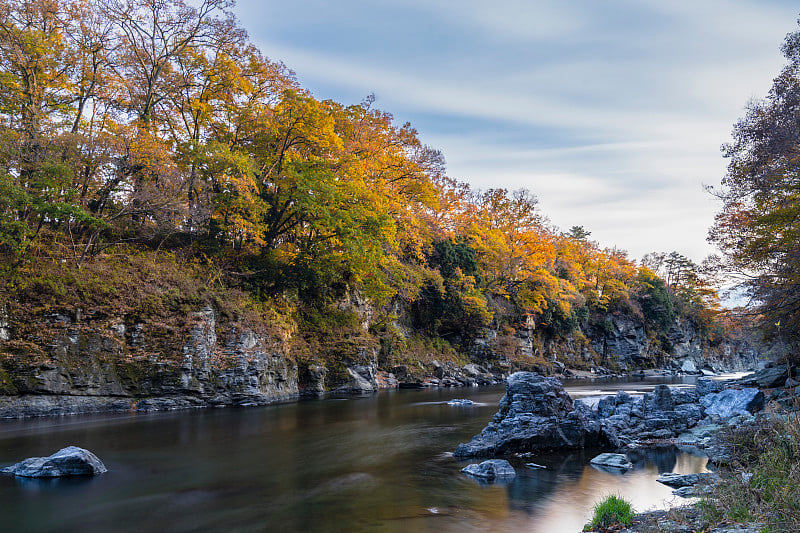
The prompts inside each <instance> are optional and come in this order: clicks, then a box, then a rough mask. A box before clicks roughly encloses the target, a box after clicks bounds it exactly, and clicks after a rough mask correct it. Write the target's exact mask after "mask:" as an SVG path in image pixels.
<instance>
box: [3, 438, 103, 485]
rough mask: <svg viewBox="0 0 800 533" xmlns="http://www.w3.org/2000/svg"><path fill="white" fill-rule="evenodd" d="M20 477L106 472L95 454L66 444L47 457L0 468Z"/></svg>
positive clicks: (88, 474) (81, 474)
mask: <svg viewBox="0 0 800 533" xmlns="http://www.w3.org/2000/svg"><path fill="white" fill-rule="evenodd" d="M0 472H2V473H4V474H13V475H15V476H20V477H37V478H38V477H62V476H93V475H95V474H102V473H104V472H108V469H107V468H106V466H105V465H104V464H103V462H102V461H100V459H98V458H97V456H96V455H95V454H93V453H92V452H90V451H88V450H84V449H83V448H78V447H77V446H67V447H66V448H62V449H60V450H58V451H57V452H56V453H54V454H53V455H51V456H49V457H31V458H29V459H25V460H24V461H21V462H19V463H17V464H15V465H12V466H8V467H6V468H3V469H2V470H0Z"/></svg>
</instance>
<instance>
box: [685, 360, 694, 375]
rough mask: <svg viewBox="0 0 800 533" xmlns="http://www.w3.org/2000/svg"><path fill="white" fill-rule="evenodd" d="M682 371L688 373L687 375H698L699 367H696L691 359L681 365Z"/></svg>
mask: <svg viewBox="0 0 800 533" xmlns="http://www.w3.org/2000/svg"><path fill="white" fill-rule="evenodd" d="M681 371H682V372H686V373H687V374H696V373H697V365H695V364H694V361H692V360H691V359H686V360H685V361H684V362H683V364H682V365H681Z"/></svg>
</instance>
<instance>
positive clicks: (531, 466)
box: [525, 463, 547, 470]
mask: <svg viewBox="0 0 800 533" xmlns="http://www.w3.org/2000/svg"><path fill="white" fill-rule="evenodd" d="M525 466H527V467H528V468H531V469H533V470H540V469H546V468H547V467H546V466H544V465H537V464H536V463H525Z"/></svg>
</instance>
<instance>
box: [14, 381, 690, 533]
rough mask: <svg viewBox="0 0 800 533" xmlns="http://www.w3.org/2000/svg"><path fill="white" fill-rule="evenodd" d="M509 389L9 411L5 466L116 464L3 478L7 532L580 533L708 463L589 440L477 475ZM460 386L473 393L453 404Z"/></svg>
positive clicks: (601, 387) (574, 385) (571, 387)
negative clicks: (62, 455) (472, 450)
mask: <svg viewBox="0 0 800 533" xmlns="http://www.w3.org/2000/svg"><path fill="white" fill-rule="evenodd" d="M664 381H665V380H663V379H662V380H658V379H648V380H639V381H633V382H630V381H628V382H603V383H602V384H598V383H597V382H594V383H591V382H583V383H581V382H569V383H567V390H568V391H569V392H570V393H571V394H572V395H573V397H585V396H592V395H596V394H598V393H601V392H603V391H607V392H608V393H613V392H615V391H616V390H628V391H631V392H637V391H642V390H650V389H652V388H653V387H654V386H655V384H656V383H658V382H664ZM678 381H681V380H678ZM673 382H675V381H674V380H673ZM503 392H504V387H492V388H465V389H437V390H399V391H386V392H382V393H380V394H376V395H373V396H368V397H361V398H347V399H324V400H315V401H304V402H299V403H294V404H284V405H275V406H268V407H263V408H244V409H230V408H229V409H212V410H198V411H180V412H172V413H152V414H124V415H102V416H100V415H98V416H76V417H61V418H50V419H36V420H25V421H16V420H13V421H9V420H6V421H0V465H2V466H5V465H7V464H11V463H14V462H16V461H19V460H21V459H23V458H25V457H30V456H37V455H49V454H51V453H53V452H54V451H56V450H58V449H59V448H61V447H63V446H67V445H76V446H81V447H84V448H87V449H89V450H91V451H93V452H94V453H95V454H97V455H98V456H99V457H100V458H101V459H102V460H103V461H104V462H105V464H106V466H107V467H108V468H109V472H108V473H107V474H104V475H101V476H97V477H95V478H91V479H77V480H76V479H69V480H66V479H65V480H52V481H50V482H40V481H36V480H27V481H26V480H23V479H14V478H11V477H7V476H0V516H2V523H3V528H2V530H3V531H25V532H39V531H59V532H61V531H82V532H112V531H123V532H126V531H131V532H134V531H135V532H149V531H153V532H156V531H159V532H160V531H177V532H182V531H226V532H228V531H230V532H235V531H275V532H279V533H291V532H311V531H313V532H335V531H347V532H359V531H378V532H404V533H409V532H412V531H414V532H416V531H436V532H449V531H453V532H456V531H459V532H463V531H526V532H542V533H545V532H548V533H558V532H560V531H564V532H571V533H574V532H577V531H578V530H580V528H581V527H582V525H583V524H584V523H585V522H586V521H587V519H588V517H589V515H590V514H591V507H592V505H593V504H594V502H595V501H597V500H598V499H601V498H602V497H603V496H605V495H607V494H610V493H616V494H620V495H622V496H623V497H625V498H626V499H628V500H630V501H632V502H633V504H634V506H635V507H636V508H637V510H645V509H648V508H652V507H654V506H663V505H665V504H667V505H668V504H669V503H670V502H674V501H675V498H674V497H673V496H672V495H671V489H669V488H668V487H665V486H663V485H660V484H659V483H657V482H656V481H655V478H656V476H657V475H658V473H659V472H667V471H674V472H679V473H692V472H701V471H704V467H705V463H706V460H705V458H701V457H695V456H692V455H689V454H686V453H682V452H678V451H676V450H674V449H662V450H650V451H647V452H642V453H640V454H639V455H637V456H634V457H633V459H634V463H635V468H634V469H633V470H632V471H630V472H628V473H626V474H624V475H615V474H610V473H606V472H602V471H599V470H596V469H594V468H592V467H590V466H589V465H588V462H589V460H590V459H591V458H592V457H593V456H594V454H595V453H596V451H594V450H593V451H586V452H575V453H556V454H553V453H551V454H541V455H537V456H535V457H532V458H530V459H526V460H518V461H516V462H514V461H512V462H513V463H514V466H515V467H516V468H517V472H518V476H517V477H516V478H515V479H514V481H512V482H511V483H508V484H505V485H481V484H479V483H477V482H476V481H475V480H473V479H471V478H469V477H467V476H465V475H463V474H461V473H460V469H461V468H462V467H463V466H465V465H466V464H468V463H469V462H471V461H462V462H459V461H456V460H455V459H453V457H452V456H451V455H450V452H452V450H454V449H455V448H456V446H457V445H458V444H459V443H460V442H466V441H467V440H469V439H470V438H471V437H472V436H473V435H474V434H475V433H478V432H479V431H480V430H481V429H482V428H483V427H484V426H485V425H486V423H487V422H488V421H489V420H490V418H491V416H492V415H493V414H494V413H495V412H496V410H497V402H498V400H499V399H500V397H501V396H502V395H503ZM453 398H469V399H471V400H473V401H475V402H477V405H475V406H470V407H458V406H449V405H447V403H446V402H447V401H448V400H450V399H453ZM472 462H474V461H472ZM525 462H535V463H537V464H540V465H544V466H546V467H547V468H546V469H535V470H534V469H529V468H526V467H525V466H524V463H525Z"/></svg>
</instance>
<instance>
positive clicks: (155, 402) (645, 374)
mask: <svg viewBox="0 0 800 533" xmlns="http://www.w3.org/2000/svg"><path fill="white" fill-rule="evenodd" d="M567 371H568V373H567V374H566V375H564V374H554V375H552V377H556V378H558V379H559V380H561V381H563V382H565V383H569V382H571V381H579V380H591V381H597V382H603V381H611V380H618V379H620V380H625V379H630V380H634V379H648V378H670V377H674V378H681V377H691V376H697V377H702V376H701V375H698V374H687V373H681V372H674V371H671V370H667V369H648V370H645V371H637V372H629V373H626V374H598V373H595V372H590V371H588V370H572V369H567ZM506 378H507V376H504V377H503V378H501V379H500V378H499V379H498V380H497V381H496V382H495V383H485V384H473V385H465V384H460V385H451V384H448V385H442V384H438V383H430V382H428V381H427V380H426V381H424V382H421V383H419V386H416V387H404V386H403V384H395V385H392V386H381V387H378V388H377V389H374V390H361V391H353V390H338V391H337V390H333V391H325V392H316V391H302V390H301V391H299V392H297V393H294V394H287V395H276V396H268V395H246V396H242V397H240V398H233V397H214V398H203V397H201V396H198V395H196V394H176V395H169V396H153V397H139V398H136V397H131V396H122V395H116V396H115V395H92V394H83V395H81V394H23V395H0V419H2V420H22V419H28V418H47V417H63V416H76V415H84V414H101V413H124V412H143V413H148V412H159V411H181V410H189V409H206V408H222V407H225V408H228V407H263V406H267V405H278V404H284V403H293V402H299V401H302V400H306V399H324V398H341V397H356V398H357V397H361V396H368V395H373V394H377V393H379V392H380V391H383V390H399V389H404V388H419V389H454V390H458V389H461V388H465V387H492V386H498V385H502V384H504V383H505V381H506ZM712 379H713V378H712Z"/></svg>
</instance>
